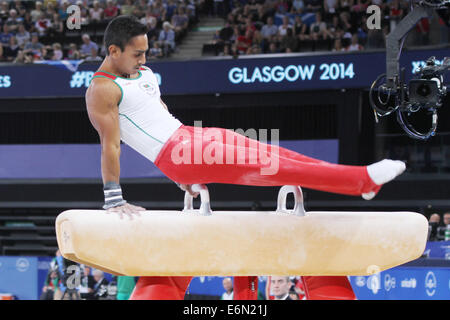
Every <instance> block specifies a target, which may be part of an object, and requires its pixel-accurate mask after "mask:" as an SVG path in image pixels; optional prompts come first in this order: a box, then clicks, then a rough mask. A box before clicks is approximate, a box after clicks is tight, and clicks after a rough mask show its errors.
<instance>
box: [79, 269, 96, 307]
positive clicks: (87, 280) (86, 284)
mask: <svg viewBox="0 0 450 320" xmlns="http://www.w3.org/2000/svg"><path fill="white" fill-rule="evenodd" d="M81 268H82V270H83V274H82V276H81V279H80V288H79V292H80V296H81V299H84V300H93V299H94V295H93V292H94V285H95V279H94V277H93V276H92V275H91V268H90V267H88V266H85V265H81Z"/></svg>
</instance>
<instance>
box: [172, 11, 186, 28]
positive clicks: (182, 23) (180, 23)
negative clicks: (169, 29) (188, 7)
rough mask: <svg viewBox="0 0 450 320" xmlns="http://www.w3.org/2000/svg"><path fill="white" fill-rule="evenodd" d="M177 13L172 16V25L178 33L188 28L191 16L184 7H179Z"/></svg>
mask: <svg viewBox="0 0 450 320" xmlns="http://www.w3.org/2000/svg"><path fill="white" fill-rule="evenodd" d="M176 12H177V13H176V14H175V15H174V16H173V17H172V26H173V27H174V30H175V32H176V33H178V32H183V31H185V30H186V29H187V27H188V24H189V18H188V16H187V14H186V11H185V10H184V7H178V9H177V11H176Z"/></svg>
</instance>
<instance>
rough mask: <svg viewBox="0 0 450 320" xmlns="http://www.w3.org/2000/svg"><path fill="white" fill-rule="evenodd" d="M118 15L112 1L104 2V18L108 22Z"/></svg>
mask: <svg viewBox="0 0 450 320" xmlns="http://www.w3.org/2000/svg"><path fill="white" fill-rule="evenodd" d="M118 14H119V8H118V7H117V6H116V5H115V4H114V2H113V1H112V0H107V1H106V8H105V10H104V18H105V20H107V21H109V20H111V19H113V18H115V17H117V15H118Z"/></svg>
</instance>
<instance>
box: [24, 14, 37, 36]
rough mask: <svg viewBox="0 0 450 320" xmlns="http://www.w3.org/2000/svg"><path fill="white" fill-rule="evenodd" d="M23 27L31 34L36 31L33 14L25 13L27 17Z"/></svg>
mask: <svg viewBox="0 0 450 320" xmlns="http://www.w3.org/2000/svg"><path fill="white" fill-rule="evenodd" d="M23 25H24V26H25V29H26V30H27V31H28V32H30V33H33V32H35V31H36V28H35V26H34V25H35V22H33V20H32V17H31V13H30V12H28V11H27V12H26V13H25V16H24V18H23Z"/></svg>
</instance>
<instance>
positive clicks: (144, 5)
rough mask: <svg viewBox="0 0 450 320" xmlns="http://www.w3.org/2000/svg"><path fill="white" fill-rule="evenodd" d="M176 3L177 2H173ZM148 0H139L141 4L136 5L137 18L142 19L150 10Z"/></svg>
mask: <svg viewBox="0 0 450 320" xmlns="http://www.w3.org/2000/svg"><path fill="white" fill-rule="evenodd" d="M173 1H175V0H173ZM147 2H148V1H147V0H139V3H138V4H137V5H136V16H137V17H138V18H142V17H143V16H144V15H145V12H146V11H147V8H148V3H147Z"/></svg>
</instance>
